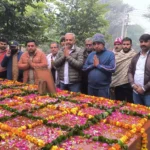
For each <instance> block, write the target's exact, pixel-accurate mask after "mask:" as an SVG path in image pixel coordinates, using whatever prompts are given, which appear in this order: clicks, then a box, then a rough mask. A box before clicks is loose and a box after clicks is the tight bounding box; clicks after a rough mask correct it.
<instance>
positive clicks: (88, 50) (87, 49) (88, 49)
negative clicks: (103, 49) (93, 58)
mask: <svg viewBox="0 0 150 150" xmlns="http://www.w3.org/2000/svg"><path fill="white" fill-rule="evenodd" d="M85 50H86V51H87V52H88V53H90V52H92V51H94V49H93V48H86V49H85Z"/></svg>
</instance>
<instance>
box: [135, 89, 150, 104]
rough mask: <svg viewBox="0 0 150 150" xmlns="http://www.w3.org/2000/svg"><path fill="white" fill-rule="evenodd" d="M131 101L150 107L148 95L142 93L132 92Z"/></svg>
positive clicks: (149, 96)
mask: <svg viewBox="0 0 150 150" xmlns="http://www.w3.org/2000/svg"><path fill="white" fill-rule="evenodd" d="M133 101H134V103H135V104H141V105H145V106H148V107H150V95H144V94H143V95H142V94H137V93H135V92H133Z"/></svg>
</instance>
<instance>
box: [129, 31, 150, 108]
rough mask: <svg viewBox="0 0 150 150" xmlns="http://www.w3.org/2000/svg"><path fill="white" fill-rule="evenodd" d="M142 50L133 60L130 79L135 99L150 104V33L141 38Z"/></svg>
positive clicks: (139, 102)
mask: <svg viewBox="0 0 150 150" xmlns="http://www.w3.org/2000/svg"><path fill="white" fill-rule="evenodd" d="M139 41H140V47H141V51H140V52H139V53H138V54H137V55H135V56H134V57H133V59H132V61H131V64H130V67H129V71H128V79H129V82H130V84H131V86H132V88H133V101H134V103H136V104H142V105H145V106H148V107H149V106H150V34H143V35H141V37H140V38H139Z"/></svg>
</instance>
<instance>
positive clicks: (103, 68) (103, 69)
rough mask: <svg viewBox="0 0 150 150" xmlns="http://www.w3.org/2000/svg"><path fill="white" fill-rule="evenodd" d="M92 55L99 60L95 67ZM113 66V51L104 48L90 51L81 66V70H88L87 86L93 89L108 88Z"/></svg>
mask: <svg viewBox="0 0 150 150" xmlns="http://www.w3.org/2000/svg"><path fill="white" fill-rule="evenodd" d="M94 55H96V56H97V57H98V59H99V62H100V63H99V65H97V66H96V67H95V66H94V64H93V61H94ZM115 68H116V65H115V55H114V53H113V52H111V51H109V50H106V49H105V48H104V50H102V51H101V52H92V53H90V54H89V56H88V58H87V60H86V62H85V64H84V66H83V71H88V72H89V73H88V86H90V87H92V88H95V89H103V88H108V87H109V85H110V83H111V76H112V73H113V72H115Z"/></svg>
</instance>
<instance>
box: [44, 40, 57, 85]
mask: <svg viewBox="0 0 150 150" xmlns="http://www.w3.org/2000/svg"><path fill="white" fill-rule="evenodd" d="M58 50H59V45H58V43H57V42H52V43H51V44H50V54H48V55H47V57H46V58H47V62H48V69H50V70H51V72H52V76H53V79H54V82H55V83H56V85H58V73H57V70H56V68H55V67H54V64H53V63H54V61H55V59H56V55H57V53H58Z"/></svg>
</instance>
